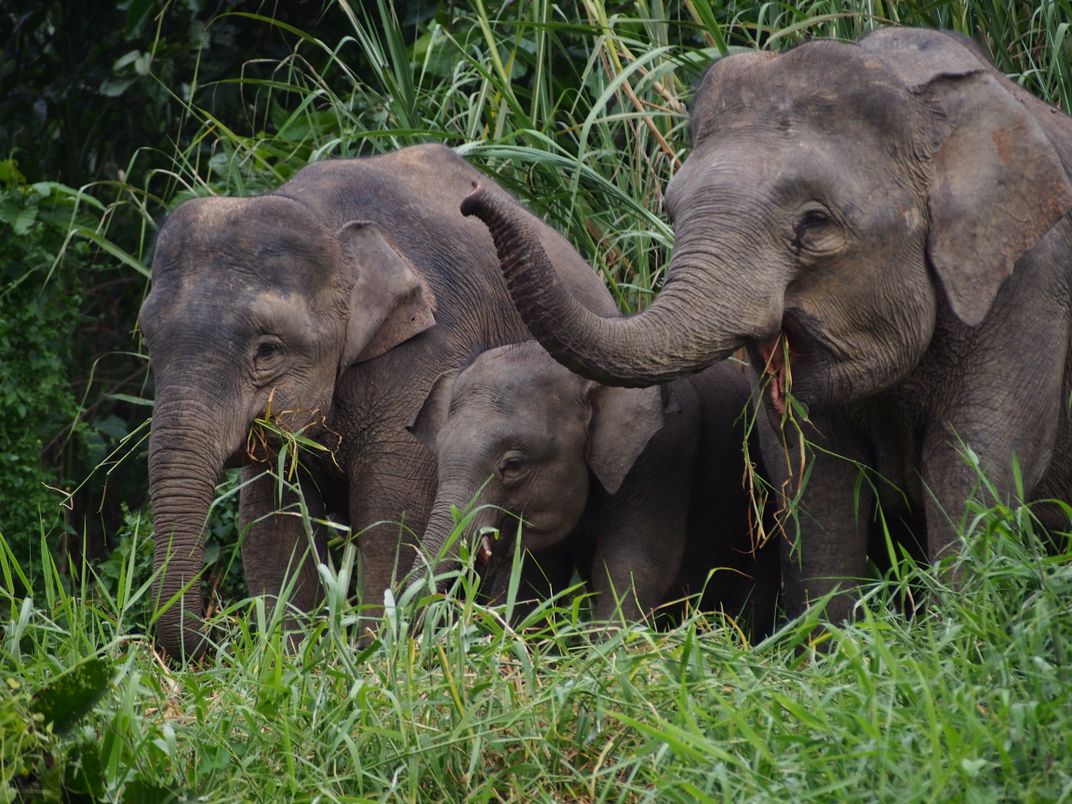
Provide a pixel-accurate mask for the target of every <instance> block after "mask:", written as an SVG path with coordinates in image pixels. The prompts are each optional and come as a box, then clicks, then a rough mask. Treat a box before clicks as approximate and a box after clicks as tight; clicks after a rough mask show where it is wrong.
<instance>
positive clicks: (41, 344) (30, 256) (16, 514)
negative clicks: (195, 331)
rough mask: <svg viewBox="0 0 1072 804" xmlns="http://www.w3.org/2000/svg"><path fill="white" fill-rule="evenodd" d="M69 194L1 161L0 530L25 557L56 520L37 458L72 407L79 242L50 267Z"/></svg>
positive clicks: (71, 201) (50, 484)
mask: <svg viewBox="0 0 1072 804" xmlns="http://www.w3.org/2000/svg"><path fill="white" fill-rule="evenodd" d="M77 195H78V194H77V193H76V192H75V191H73V190H71V189H70V188H68V187H65V186H63V185H59V184H56V183H52V182H39V183H36V184H26V182H25V180H24V178H23V176H22V174H21V173H20V172H19V170H18V168H17V166H16V164H15V162H14V161H12V160H7V161H3V162H0V230H2V231H3V236H2V237H0V299H2V301H3V310H4V314H3V315H2V316H0V532H2V533H4V535H5V536H6V537H7V539H8V542H9V543H10V544H11V545H12V546H13V548H14V549H15V550H16V551H18V552H19V553H20V554H21V555H25V556H28V555H30V554H31V552H32V548H33V547H34V545H36V544H37V542H38V539H39V533H40V529H41V528H42V527H43V528H44V529H46V530H50V529H51V528H52V527H53V526H54V525H56V524H57V523H61V522H62V516H61V514H62V510H61V507H60V502H61V501H62V499H63V498H62V495H61V494H58V493H57V492H56V491H55V490H54V487H56V486H58V485H59V479H58V477H57V474H56V472H55V470H54V469H51V468H49V467H47V466H46V465H45V464H44V463H43V462H42V459H41V456H42V453H44V452H45V451H46V449H51V450H58V451H62V447H63V445H64V443H65V441H66V439H67V438H68V436H69V434H70V433H69V430H70V427H71V425H72V422H74V421H75V417H76V414H77V413H78V410H79V406H78V403H77V401H76V399H75V396H74V393H73V391H72V389H71V384H70V381H69V376H70V369H71V365H70V364H71V358H72V355H73V349H72V340H73V336H74V332H75V328H76V326H77V324H78V321H79V305H80V302H81V295H80V287H81V283H82V281H83V277H81V276H80V275H79V274H80V270H81V268H83V267H84V257H85V254H86V249H85V245H84V244H72V246H71V247H70V248H68V249H67V252H66V256H65V260H64V261H63V262H62V263H60V264H57V255H58V254H59V253H60V252H61V250H62V248H63V245H64V242H65V238H66V233H67V229H68V226H69V225H70V224H71V220H72V215H73V214H74V212H75V209H76V207H75V204H76V198H77Z"/></svg>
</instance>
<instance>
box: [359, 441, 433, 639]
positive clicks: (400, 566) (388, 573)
mask: <svg viewBox="0 0 1072 804" xmlns="http://www.w3.org/2000/svg"><path fill="white" fill-rule="evenodd" d="M399 429H400V430H401V428H399ZM435 478H436V471H435V458H434V457H433V456H432V454H431V453H430V452H429V451H428V450H427V449H426V448H425V447H424V446H423V445H421V444H420V443H419V442H418V441H416V439H413V438H411V437H410V436H409V435H408V434H406V433H402V434H401V436H400V438H399V441H397V442H392V443H390V444H384V443H381V444H377V445H374V449H371V450H366V451H365V454H364V455H363V456H362V461H361V465H360V466H359V467H357V468H356V469H355V471H354V472H353V473H352V474H351V485H350V488H351V496H350V522H351V525H352V528H353V534H354V538H356V539H357V546H358V553H359V556H360V560H361V566H360V574H359V592H360V594H361V602H362V609H363V621H364V623H365V627H366V628H373V629H374V628H375V627H376V626H377V625H378V623H379V620H380V618H381V617H382V616H383V602H384V592H385V591H386V590H387V589H390V588H392V587H393V586H394V585H395V583H396V582H397V581H398V580H400V579H401V578H402V577H403V576H404V575H405V574H406V573H407V572H408V571H409V569H410V568H411V567H412V565H413V561H414V558H415V556H416V551H417V549H418V545H419V538H420V534H422V533H423V532H424V529H425V526H426V525H427V523H428V516H429V513H430V512H431V507H432V502H433V500H434V497H435Z"/></svg>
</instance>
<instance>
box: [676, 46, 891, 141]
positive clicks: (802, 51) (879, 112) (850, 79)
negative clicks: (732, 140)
mask: <svg viewBox="0 0 1072 804" xmlns="http://www.w3.org/2000/svg"><path fill="white" fill-rule="evenodd" d="M736 58H737V57H734V56H731V57H729V58H727V59H724V60H723V61H722V62H719V63H717V64H716V65H715V66H714V67H712V68H711V70H710V71H708V74H707V75H706V76H705V78H704V81H703V83H702V85H701V88H700V91H699V93H698V97H697V101H696V104H695V110H694V115H693V122H692V125H693V138H694V140H695V141H697V142H698V141H700V140H702V139H705V138H707V137H712V136H716V135H719V134H723V133H726V132H728V131H734V130H739V129H749V128H755V129H760V130H771V129H775V130H781V131H791V130H792V129H794V128H797V129H801V128H803V129H807V130H809V131H813V132H817V133H819V134H821V135H823V136H831V137H841V138H847V137H848V136H851V134H850V131H849V130H850V129H853V130H857V131H858V130H859V129H860V128H868V129H871V130H872V131H874V132H876V133H881V134H884V135H885V136H887V137H890V138H891V139H892V137H893V135H894V134H895V133H897V132H905V133H908V132H910V131H911V130H912V129H911V125H912V115H911V114H910V112H909V110H910V109H911V104H910V94H909V92H908V90H907V88H906V87H904V86H903V85H902V84H900V83H899V82H897V81H896V80H895V79H894V78H893V77H892V76H890V74H889V71H888V69H887V68H886V67H885V66H884V65H883V64H882V63H881V62H880V61H878V60H877V59H875V58H874V57H872V56H870V55H869V54H868V53H867V52H866V51H864V50H863V49H861V48H859V47H857V46H856V45H847V44H841V43H836V42H812V43H809V44H806V45H801V46H800V47H798V48H795V49H793V50H791V51H788V52H786V53H783V54H782V55H780V56H778V57H776V58H772V59H766V60H761V61H756V60H748V61H742V62H741V63H740V64H737V63H736Z"/></svg>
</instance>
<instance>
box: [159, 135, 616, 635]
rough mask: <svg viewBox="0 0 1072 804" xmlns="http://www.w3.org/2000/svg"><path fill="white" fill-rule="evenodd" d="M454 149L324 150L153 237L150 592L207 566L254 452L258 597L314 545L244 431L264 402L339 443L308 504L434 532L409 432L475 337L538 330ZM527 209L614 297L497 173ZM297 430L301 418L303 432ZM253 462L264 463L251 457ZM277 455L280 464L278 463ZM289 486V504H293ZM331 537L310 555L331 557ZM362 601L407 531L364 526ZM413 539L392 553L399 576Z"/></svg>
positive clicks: (307, 588) (178, 613)
mask: <svg viewBox="0 0 1072 804" xmlns="http://www.w3.org/2000/svg"><path fill="white" fill-rule="evenodd" d="M478 179H479V180H480V181H482V182H483V183H484V184H485V185H486V186H487V185H488V184H489V180H488V179H487V178H486V177H485V176H483V175H482V174H480V173H478V172H477V171H476V170H474V169H473V168H471V167H469V166H468V165H467V164H466V163H465V162H464V161H463V160H462V159H461V158H459V157H458V156H456V155H455V154H454V153H453V151H451V150H449V149H447V148H444V147H441V146H421V147H415V148H409V149H405V150H401V151H398V152H396V153H392V154H388V155H384V156H377V157H371V158H367V159H352V160H338V161H326V162H320V163H317V164H314V165H310V166H309V167H307V168H305V169H303V170H302V171H300V172H299V173H297V174H296V175H295V176H294V177H293V178H292V179H291V180H290V181H288V182H287V183H285V184H284V185H282V186H281V187H279V189H278V190H276V191H275V192H272V193H269V194H265V195H260V196H255V197H250V198H200V199H196V200H192V201H187V202H186V203H184V204H182V205H181V206H180V207H179V208H177V209H176V210H175V211H174V212H173V213H172V214H171V215H170V216H169V218H168V220H167V221H166V223H165V224H164V226H163V228H162V229H161V231H160V234H159V237H158V240H157V244H156V250H155V254H154V258H153V275H152V290H151V292H150V294H149V296H148V297H147V298H146V300H145V303H144V305H143V307H142V310H141V319H140V320H141V327H142V331H143V332H144V334H145V337H146V339H147V343H148V347H149V353H150V356H151V359H152V367H153V372H154V375H155V386H156V403H155V408H154V411H153V420H152V435H151V440H150V449H149V483H150V487H151V492H152V501H153V514H154V528H155V531H156V551H157V552H156V557H155V563H156V565H157V566H158V567H159V566H160V565H161V564H163V563H164V562H165V560H167V561H168V563H167V570H166V572H165V573H163V574H162V575H161V576H160V582H159V583H158V585H157V588H156V590H155V593H156V595H157V600H158V602H163V601H167V600H169V599H170V598H171V597H172V596H173V595H175V594H176V593H178V592H179V590H180V589H181V588H182V586H183V585H184V584H186V583H187V582H188V581H190V579H192V578H194V576H195V575H196V574H197V573H198V572H200V570H201V567H202V547H203V538H202V529H203V526H204V524H205V519H206V514H207V511H208V507H209V504H210V502H211V501H212V496H213V488H214V486H215V484H216V482H217V479H218V477H219V475H220V472H221V470H222V469H223V468H224V467H225V466H235V465H240V464H245V469H244V471H243V479H244V480H246V481H250V480H253V481H254V482H252V483H251V484H250V485H247V486H245V487H244V488H243V489H242V492H241V522H242V524H243V525H249V526H250V527H249V530H248V532H247V533H246V534H245V536H244V541H243V545H242V559H243V564H244V566H245V572H246V578H247V580H248V582H249V588H250V592H251V593H254V594H262V593H263V594H268V595H273V596H274V595H278V594H279V592H280V590H281V589H282V588H283V583H284V578H285V576H286V574H287V568H288V565H291V564H294V565H296V564H297V563H298V560H299V559H300V558H301V557H302V556H303V555H304V554H305V551H306V548H307V546H308V545H307V539H306V536H305V535H304V533H305V531H304V530H303V527H302V523H301V520H300V519H299V518H297V517H294V516H286V515H278V514H273V512H275V511H277V510H279V509H280V507H281V506H280V505H279V503H278V502H277V499H276V485H275V482H274V481H273V480H272V479H271V478H269V477H267V476H264V477H262V478H261V479H259V480H254V478H256V477H257V476H258V475H260V474H261V473H262V470H263V468H264V467H263V465H262V464H257V463H255V462H253V461H251V460H250V458H249V457H247V454H246V453H247V431H248V430H249V427H250V424H251V422H252V421H253V420H254V418H255V417H259V416H261V415H262V414H264V413H265V412H266V408H268V406H269V400H270V406H271V412H272V415H273V418H275V419H276V420H277V421H278V423H279V424H280V425H281V426H283V427H285V428H287V429H290V430H294V431H296V430H302V432H303V434H305V435H308V436H310V437H312V438H314V439H317V440H319V441H321V442H322V443H324V444H325V445H328V446H332V447H334V446H335V445H336V443H337V444H338V448H337V449H336V451H335V461H337V464H336V463H335V462H334V461H332V460H331V459H328V458H318V457H316V456H308V455H307V456H305V458H304V464H305V469H304V470H303V471H302V473H301V474H300V478H299V480H300V483H301V488H302V492H303V494H304V497H305V500H306V503H307V504H308V506H309V509H310V513H311V514H312V515H313V516H322V515H324V514H325V513H326V514H331V515H333V516H335V517H337V518H339V519H341V520H343V521H348V522H349V523H350V524H351V525H352V526H353V529H354V533H359V532H361V531H362V530H363V529H365V528H366V527H368V526H371V525H374V524H375V523H397V522H398V521H399V519H400V517H401V516H403V515H404V517H405V524H406V525H407V526H408V527H409V528H410V529H412V531H413V532H415V533H420V532H421V531H423V529H424V526H425V522H426V520H427V517H428V511H429V508H430V506H431V502H432V498H433V495H434V491H435V463H434V461H433V459H432V457H431V456H430V455H429V454H428V452H427V450H426V449H425V448H424V447H423V446H422V445H421V444H420V443H419V442H418V441H417V440H416V439H415V438H413V436H411V435H410V434H409V433H407V432H406V431H405V426H406V425H407V424H408V423H409V422H410V421H411V420H412V419H413V417H414V416H415V415H416V414H417V411H418V410H419V408H420V405H421V402H422V400H423V399H424V398H425V396H427V394H428V392H429V390H430V389H431V386H432V382H433V381H434V380H435V378H436V377H437V376H438V375H439V374H440V373H442V372H443V371H444V370H445V369H448V368H450V367H453V366H458V365H459V364H460V363H461V361H462V360H463V358H464V356H465V355H467V354H469V353H471V352H472V351H473V349H474V348H475V347H476V346H477V345H478V344H479V345H493V346H494V345H500V344H504V343H509V342H513V341H516V340H520V339H521V338H522V337H523V336H525V335H527V333H526V332H525V329H524V326H523V325H522V323H521V321H520V319H519V318H518V316H517V314H516V312H515V311H514V308H513V305H512V304H511V303H510V300H509V297H508V295H507V291H506V287H505V285H504V283H503V280H502V276H501V275H500V273H499V269H498V260H497V258H496V255H495V250H494V246H493V244H492V241H491V238H490V237H489V236H488V232H487V229H486V228H485V227H484V226H483V225H482V224H481V223H480V222H479V221H475V220H466V219H465V218H463V217H462V216H461V215H459V214H458V205H459V204H460V202H461V200H462V199H463V198H464V196H465V195H466V193H468V192H469V191H470V190H471V189H472V184H473V182H474V181H476V180H478ZM490 186H491V192H492V194H493V195H494V196H495V198H496V199H497V200H498V202H499V203H501V204H503V205H505V206H506V207H508V208H511V209H512V210H514V211H515V212H516V213H517V214H518V215H520V216H521V217H523V218H524V219H526V220H527V221H528V223H529V225H530V226H532V227H533V230H534V231H535V232H537V233H538V237H539V239H540V241H541V243H542V244H543V247H544V248H546V249H548V252H549V254H550V259H551V261H552V262H553V263H554V265H555V267H556V269H557V270H558V271H559V272H560V274H561V275H562V276H563V277H565V280H564V281H565V282H566V284H567V285H569V287H570V290H571V292H572V293H575V294H578V296H579V298H581V299H582V300H583V303H584V304H586V305H588V306H589V307H590V308H591V309H592V310H595V311H599V312H600V313H601V314H610V313H613V312H614V310H615V306H614V303H613V301H612V299H611V297H610V295H609V293H608V292H607V291H606V289H605V288H604V287H603V285H602V283H601V282H600V280H599V279H598V277H597V276H596V275H595V274H594V273H593V272H592V271H591V270H590V269H589V268H588V266H587V265H585V264H584V262H583V261H582V260H581V259H580V257H579V256H578V255H577V254H576V252H574V251H573V249H572V248H570V246H569V245H568V244H567V243H566V242H565V241H564V240H563V239H562V238H561V237H560V236H558V235H557V234H555V233H554V232H553V231H552V230H551V229H549V228H548V227H546V226H544V225H543V224H541V223H540V222H539V221H538V220H537V219H536V218H534V217H532V216H531V215H529V213H527V212H526V211H524V210H523V209H522V208H521V207H520V206H518V205H517V204H516V202H514V201H513V200H512V199H511V198H510V197H509V196H508V195H507V194H506V193H505V192H503V191H502V190H500V189H498V188H497V187H495V186H494V185H490ZM302 428H305V429H302ZM258 452H259V453H260V454H259V456H258V457H260V458H261V459H262V460H263V459H264V458H265V457H267V456H265V455H264V454H263V452H264V450H263V449H260V450H258ZM269 460H274V459H272V458H270V457H269ZM294 502H295V495H294V494H293V493H292V492H289V491H286V492H284V494H283V499H282V505H283V506H287V505H293V503H294ZM323 541H324V539H323V536H322V535H319V536H317V538H316V545H315V547H316V550H317V551H318V552H320V553H322V552H323V549H324V544H323ZM359 548H360V557H361V570H362V577H363V586H364V590H365V595H364V598H365V602H367V603H373V604H378V603H382V597H381V595H382V591H383V590H384V589H385V588H386V587H388V586H390V584H391V580H392V571H393V568H394V566H395V557H396V553H398V551H399V527H398V525H397V524H387V525H380V526H379V527H375V528H372V529H370V530H367V531H365V532H363V533H361V536H360V538H359ZM412 555H413V553H412V550H408V551H407V550H403V551H402V552H401V554H400V555H399V559H400V567H401V569H402V570H403V571H404V570H405V569H406V568H407V567H408V564H409V562H410V561H411V560H412ZM296 576H297V577H296V583H297V586H296V591H295V593H294V595H293V596H292V597H291V600H292V602H293V603H295V604H296V605H297V606H299V607H300V608H303V609H306V610H308V609H310V608H312V607H313V606H314V605H315V603H316V602H317V600H319V598H320V590H319V588H318V582H317V576H316V570H315V566H314V562H313V561H305V562H304V563H303V564H302V566H301V568H300V569H298V570H297V571H296ZM201 613H202V604H201V599H200V594H199V588H198V584H197V583H196V581H195V582H194V583H193V584H192V587H191V588H190V589H189V590H188V591H186V592H185V593H184V594H182V595H181V596H180V597H179V599H178V602H177V603H176V605H173V606H172V607H171V608H170V609H169V610H168V612H167V613H165V614H164V615H163V616H162V617H161V618H160V620H159V623H158V625H157V631H156V638H157V642H158V643H159V644H160V646H162V647H163V648H164V649H166V650H167V652H168V653H170V654H171V655H173V656H180V655H182V654H186V655H193V654H196V653H197V652H198V651H200V650H201V649H202V647H203V635H202V622H201Z"/></svg>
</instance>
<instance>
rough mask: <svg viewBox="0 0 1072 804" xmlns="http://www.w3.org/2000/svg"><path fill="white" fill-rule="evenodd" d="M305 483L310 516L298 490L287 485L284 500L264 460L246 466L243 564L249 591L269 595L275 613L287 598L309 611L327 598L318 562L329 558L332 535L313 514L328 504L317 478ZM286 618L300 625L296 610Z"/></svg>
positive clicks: (287, 622)
mask: <svg viewBox="0 0 1072 804" xmlns="http://www.w3.org/2000/svg"><path fill="white" fill-rule="evenodd" d="M299 488H300V491H301V494H302V498H303V499H304V504H305V509H306V512H307V513H308V519H307V518H306V517H305V516H303V515H302V513H301V507H300V500H299V497H298V494H297V492H296V491H295V490H293V489H291V488H288V487H285V486H284V487H283V489H282V499H281V500H280V496H279V491H280V490H279V488H278V481H277V480H276V478H275V477H274V476H273V475H272V474H270V473H269V472H267V471H265V470H264V468H263V467H261V466H246V467H245V468H243V470H242V490H241V492H240V497H239V502H240V510H239V519H240V522H241V525H242V533H243V535H242V565H243V567H244V569H245V573H246V584H247V586H248V587H249V593H250V594H251V595H264V596H265V597H266V602H267V606H268V611H269V614H271V613H272V612H274V610H275V607H276V606H277V605H278V603H279V601H280V600H281V599H285V601H286V605H287V608H288V612H293V611H299V612H309V611H313V610H314V609H315V608H316V607H317V606H318V605H319V604H320V601H321V600H322V598H323V594H322V590H321V588H320V583H319V581H318V578H317V570H316V565H317V564H318V563H319V562H320V561H322V560H323V559H324V556H325V552H326V539H325V537H324V535H323V533H321V532H319V530H318V529H316V528H315V526H312V522H311V520H314V519H320V518H322V517H323V516H324V504H323V501H322V499H321V496H320V494H319V492H317V491H316V489H315V488H313V487H312V484H311V483H309V482H307V481H306V482H301V484H300V486H299ZM310 528H311V529H312V532H310ZM284 624H285V627H286V628H287V630H288V631H294V630H298V629H297V618H296V617H294V616H293V615H292V614H290V613H288V614H287V615H286V616H285V618H284Z"/></svg>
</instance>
